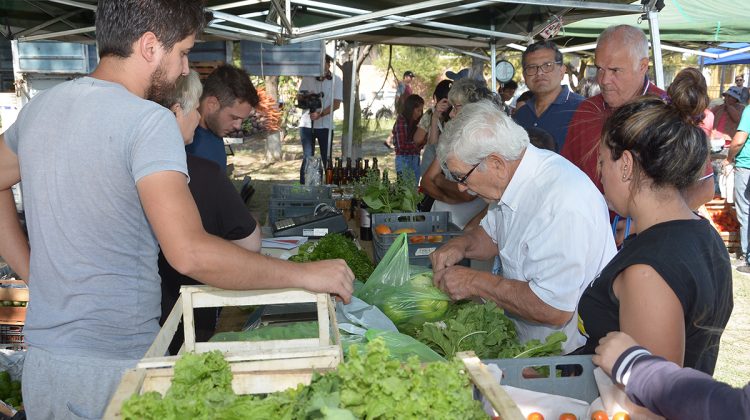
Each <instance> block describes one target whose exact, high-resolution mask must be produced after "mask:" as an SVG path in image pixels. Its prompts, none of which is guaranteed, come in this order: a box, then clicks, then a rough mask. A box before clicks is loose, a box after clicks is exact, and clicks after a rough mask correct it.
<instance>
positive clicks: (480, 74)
mask: <svg viewBox="0 0 750 420" xmlns="http://www.w3.org/2000/svg"><path fill="white" fill-rule="evenodd" d="M484 63H485V62H484V60H480V59H479V58H477V57H471V70H470V71H469V77H470V78H472V79H476V80H482V81H484Z"/></svg>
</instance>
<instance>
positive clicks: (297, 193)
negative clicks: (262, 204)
mask: <svg viewBox="0 0 750 420" xmlns="http://www.w3.org/2000/svg"><path fill="white" fill-rule="evenodd" d="M332 197H333V195H332V191H331V187H330V186H328V185H286V184H275V185H273V186H272V187H271V199H270V202H269V205H268V221H269V223H271V224H274V223H276V221H278V220H281V219H285V218H289V217H297V216H305V215H309V214H313V212H314V211H315V207H317V206H318V204H321V203H323V204H325V205H328V206H330V207H334V206H335V203H336V202H335V201H334V200H333V198H332Z"/></svg>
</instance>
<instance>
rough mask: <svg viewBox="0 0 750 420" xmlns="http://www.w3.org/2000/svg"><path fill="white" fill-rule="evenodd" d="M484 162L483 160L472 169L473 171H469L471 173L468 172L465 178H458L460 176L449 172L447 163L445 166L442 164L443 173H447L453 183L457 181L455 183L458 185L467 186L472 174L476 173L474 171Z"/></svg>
mask: <svg viewBox="0 0 750 420" xmlns="http://www.w3.org/2000/svg"><path fill="white" fill-rule="evenodd" d="M483 161H484V159H482V160H480V161H479V162H477V163H476V164H475V165H474V166H472V167H471V169H469V172H467V173H466V175H464V176H458V175H456V174H454V173H453V172H451V171H450V170H448V164H447V163H445V162H443V164H442V166H443V172H445V173H446V174H447V175H448V176H450V178H451V179H452V180H453V181H455V182H457V183H459V184H461V185H466V180H467V179H469V177H470V176H471V174H472V172H474V170H475V169H477V167H478V166H479V165H480V164H481V163H482V162H483Z"/></svg>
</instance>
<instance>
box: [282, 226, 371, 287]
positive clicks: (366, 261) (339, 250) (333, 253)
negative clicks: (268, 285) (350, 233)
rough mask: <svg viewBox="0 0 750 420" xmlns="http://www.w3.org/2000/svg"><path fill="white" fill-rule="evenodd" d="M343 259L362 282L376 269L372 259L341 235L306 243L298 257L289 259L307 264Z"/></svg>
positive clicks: (330, 235) (301, 247) (331, 234)
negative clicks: (308, 262) (309, 262)
mask: <svg viewBox="0 0 750 420" xmlns="http://www.w3.org/2000/svg"><path fill="white" fill-rule="evenodd" d="M336 258H341V259H343V260H344V261H346V264H347V265H348V266H349V268H350V269H351V270H352V272H353V273H354V277H355V278H356V279H357V280H360V281H363V282H365V281H367V279H368V278H370V274H372V270H374V269H375V267H373V265H372V263H371V262H370V258H368V257H367V254H366V253H365V252H364V251H362V250H361V249H358V248H357V245H355V244H354V242H353V241H351V240H349V239H347V238H346V237H345V236H344V235H342V234H340V233H329V234H328V235H326V236H324V237H322V238H320V240H318V241H315V242H306V243H304V244H303V245H302V246H300V248H299V252H298V253H297V255H294V256H292V257H291V258H289V260H290V261H296V262H307V261H319V260H332V259H336Z"/></svg>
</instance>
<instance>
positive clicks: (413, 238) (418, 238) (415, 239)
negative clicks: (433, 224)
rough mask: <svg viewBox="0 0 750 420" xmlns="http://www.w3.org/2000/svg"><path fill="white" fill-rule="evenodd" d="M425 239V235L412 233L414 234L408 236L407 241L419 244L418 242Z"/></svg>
mask: <svg viewBox="0 0 750 420" xmlns="http://www.w3.org/2000/svg"><path fill="white" fill-rule="evenodd" d="M426 239H427V237H426V236H424V235H414V236H411V237H409V242H411V243H413V244H419V243H422V242H424V241H425V240H426Z"/></svg>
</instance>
